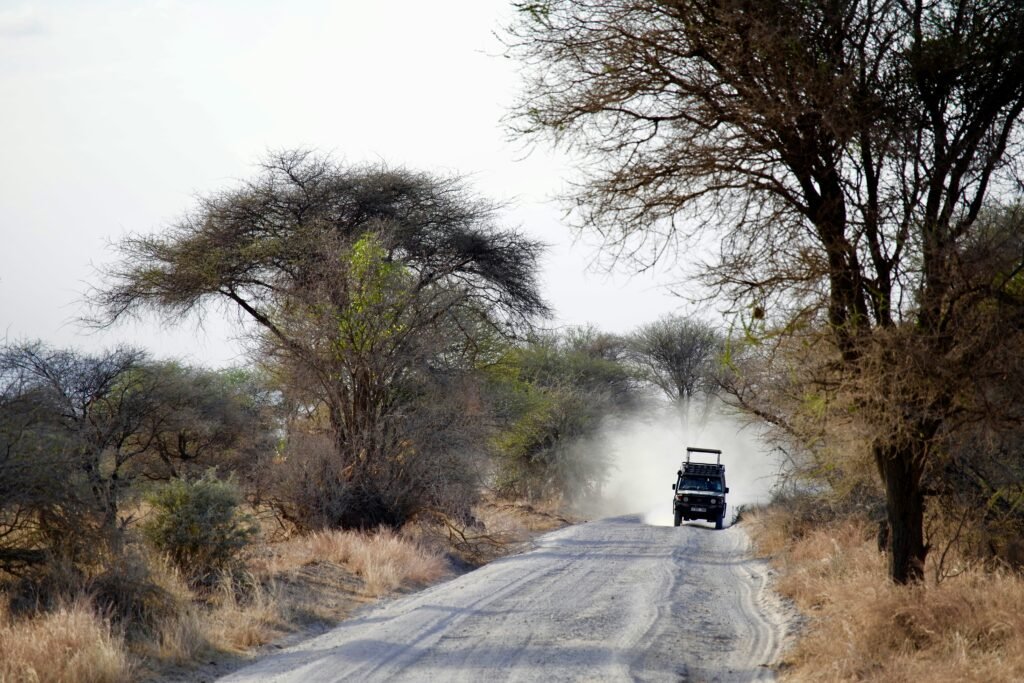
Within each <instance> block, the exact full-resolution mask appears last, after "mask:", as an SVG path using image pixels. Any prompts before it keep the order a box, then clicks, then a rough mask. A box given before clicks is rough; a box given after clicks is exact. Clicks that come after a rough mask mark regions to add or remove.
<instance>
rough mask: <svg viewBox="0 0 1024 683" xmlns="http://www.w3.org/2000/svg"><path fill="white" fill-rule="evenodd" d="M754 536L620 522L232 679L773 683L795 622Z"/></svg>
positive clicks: (503, 564) (353, 625)
mask: <svg viewBox="0 0 1024 683" xmlns="http://www.w3.org/2000/svg"><path fill="white" fill-rule="evenodd" d="M767 574H768V570H767V568H766V566H765V565H764V563H763V562H761V561H758V560H754V559H752V558H751V557H750V555H749V541H748V538H747V536H746V534H745V533H744V531H743V530H742V529H740V528H737V527H732V528H729V529H726V530H724V531H715V530H713V529H711V528H710V527H705V526H697V525H687V526H682V527H679V528H674V527H658V526H649V525H646V524H643V523H642V522H641V521H640V519H639V518H638V517H618V518H614V519H606V520H601V521H596V522H590V523H587V524H581V525H577V526H572V527H567V528H565V529H561V530H559V531H556V532H554V533H550V534H547V535H545V536H541V537H540V538H538V539H537V540H536V542H535V549H534V550H532V551H530V552H527V553H524V554H522V555H517V556H514V557H508V558H505V559H502V560H498V561H496V562H492V563H491V564H488V565H486V566H485V567H483V568H481V569H478V570H476V571H474V572H470V573H468V574H464V575H463V576H460V577H458V578H456V579H454V580H452V581H449V582H447V583H444V584H440V585H437V586H434V587H433V588H430V589H427V590H425V591H422V592H420V593H416V594H414V595H410V596H408V597H404V598H401V599H397V600H394V601H391V602H388V603H386V604H382V605H379V606H377V607H375V608H371V609H369V610H367V611H365V612H363V613H362V614H361V616H359V617H358V618H355V619H352V620H350V621H348V622H345V623H344V624H343V625H341V626H340V627H338V628H336V629H334V630H333V631H331V632H329V633H326V634H324V635H322V636H320V637H318V638H315V639H313V640H310V641H307V642H305V643H302V644H300V645H297V646H295V647H292V648H289V649H287V650H283V651H281V652H280V653H278V654H276V655H274V656H271V657H268V658H266V659H263V660H261V661H259V662H257V663H255V664H253V665H252V666H249V667H248V668H245V669H242V670H240V671H238V672H236V673H234V674H232V675H230V676H228V677H226V678H224V679H221V680H222V681H225V683H226V682H228V681H230V682H233V683H242V682H255V681H260V682H265V681H274V682H280V683H284V682H286V681H287V682H289V683H292V682H294V683H326V682H328V681H348V680H352V681H368V680H376V681H396V680H407V681H438V682H440V681H474V682H475V681H498V680H503V681H540V680H543V681H572V680H601V681H610V680H623V681H625V680H643V681H647V680H649V681H680V680H688V681H767V680H772V679H773V678H774V676H773V673H772V669H771V668H770V666H771V664H772V663H773V662H775V661H776V660H777V658H778V657H779V655H780V654H781V648H782V642H783V636H784V635H785V618H784V617H783V615H782V612H781V611H780V610H779V609H778V608H777V607H776V606H775V605H776V604H777V603H776V602H775V601H774V599H773V598H772V596H771V595H770V593H769V591H768V589H767V586H766V583H767Z"/></svg>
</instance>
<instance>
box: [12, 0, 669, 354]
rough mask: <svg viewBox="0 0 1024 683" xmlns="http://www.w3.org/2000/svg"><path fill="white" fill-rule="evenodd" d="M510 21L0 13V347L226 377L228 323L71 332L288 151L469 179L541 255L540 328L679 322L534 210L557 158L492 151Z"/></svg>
mask: <svg viewBox="0 0 1024 683" xmlns="http://www.w3.org/2000/svg"><path fill="white" fill-rule="evenodd" d="M509 15H510V9H509V2H508V0H443V1H442V0H435V1H433V2H423V1H422V0H392V1H390V2H365V1H359V0H337V1H335V2H329V1H328V0H302V1H295V2H279V1H278V2H274V1H271V0H47V1H46V2H42V1H39V2H31V1H29V2H21V1H18V0H0V160H2V163H0V238H2V240H0V341H2V340H3V339H4V338H6V339H7V340H8V341H21V340H26V339H35V338H40V339H43V340H44V341H47V342H49V343H51V344H54V345H57V346H71V347H76V348H81V349H98V348H103V347H109V346H112V345H113V344H116V343H118V342H126V343H131V344H135V345H138V346H142V347H144V348H147V349H150V350H151V351H152V352H153V353H154V355H156V356H159V357H166V356H174V357H178V358H182V359H184V360H187V361H190V362H201V363H207V364H212V365H222V364H225V363H230V362H239V361H240V360H241V359H240V358H239V357H238V353H239V351H238V347H237V345H236V344H234V343H233V342H231V337H232V335H233V331H232V328H231V327H230V325H229V324H228V323H227V322H224V321H218V320H216V319H212V318H211V319H210V320H209V321H208V322H207V324H206V326H205V327H204V329H203V330H197V329H196V328H195V326H194V325H187V324H186V325H184V326H180V327H177V328H173V329H164V328H161V327H159V326H158V325H157V324H155V323H152V324H143V325H126V326H121V327H118V328H116V329H114V330H112V331H108V332H105V333H102V334H95V333H86V332H85V331H84V330H82V329H81V328H80V327H79V326H78V325H76V324H75V322H74V319H75V318H76V317H77V316H79V315H80V314H82V313H83V308H82V307H81V304H80V301H81V298H82V295H83V293H84V292H85V291H86V289H87V288H88V286H89V284H92V283H95V282H96V281H97V278H96V275H95V267H97V266H99V265H102V264H104V263H108V262H110V261H111V260H112V259H113V258H114V252H113V251H112V249H110V248H109V246H108V244H109V243H110V242H111V241H115V240H117V239H118V238H119V237H120V236H122V235H124V234H125V233H127V232H149V231H154V230H159V229H160V228H161V227H163V226H166V225H167V224H168V223H169V222H171V221H173V220H174V219H175V218H176V217H178V216H179V215H181V214H182V213H183V212H184V211H185V210H186V209H188V208H189V207H190V206H191V204H192V201H193V198H194V196H195V195H197V194H205V193H208V192H212V191H215V190H219V189H222V188H225V187H229V186H231V185H233V184H234V183H235V181H236V180H237V179H242V178H247V177H250V176H252V175H253V174H254V172H255V171H254V168H253V164H254V162H256V161H257V160H258V159H259V157H260V156H261V155H262V154H263V153H264V152H265V151H266V150H267V149H283V148H292V147H309V148H315V149H318V150H321V151H326V152H330V153H332V154H333V155H334V156H335V157H337V158H339V159H342V160H345V161H348V162H352V163H358V162H361V161H381V160H382V161H385V162H387V163H388V164H390V165H393V166H406V167H409V168H414V169H420V170H429V171H435V172H440V173H460V174H466V175H468V176H469V177H470V184H471V186H472V187H473V188H474V189H475V190H476V191H477V192H478V193H479V194H481V195H483V196H486V197H489V198H491V199H495V200H499V201H507V202H510V207H509V209H508V210H507V211H506V212H505V214H504V216H503V218H504V220H503V222H504V223H506V224H508V225H518V226H520V227H521V228H523V229H524V230H525V231H527V232H528V233H529V234H531V235H532V236H535V237H537V238H539V239H541V240H543V241H545V242H547V243H549V244H551V245H552V248H551V249H550V251H549V254H548V257H547V258H546V259H545V263H544V273H543V283H544V289H545V293H546V296H547V297H548V299H549V301H550V302H551V303H552V304H553V305H554V307H555V309H556V315H557V320H556V324H580V323H585V322H591V323H594V324H596V325H598V326H599V327H600V328H602V329H605V330H608V331H613V332H626V331H628V330H630V329H632V328H633V327H635V326H637V325H639V324H642V323H644V322H648V321H650V320H653V319H655V318H657V317H658V316H659V315H661V314H663V313H666V312H669V311H673V310H678V309H679V307H680V306H681V305H682V303H683V302H681V301H680V300H678V299H675V298H673V297H671V296H669V295H668V293H667V292H666V291H665V290H663V289H661V288H659V287H658V286H657V284H658V283H657V281H656V278H657V277H658V276H657V275H653V274H648V275H643V276H636V277H632V278H630V277H627V276H626V275H625V274H621V275H616V276H614V277H609V276H607V275H604V274H601V273H593V272H591V273H588V272H587V264H588V263H589V262H590V261H592V260H593V258H594V256H595V250H594V248H593V244H592V243H591V244H590V245H583V244H579V245H576V246H573V245H572V242H573V239H572V236H571V233H570V232H569V230H568V229H567V228H566V227H565V226H564V224H563V221H562V213H561V207H560V206H559V205H557V204H556V203H555V202H553V201H551V200H550V198H551V197H552V195H554V194H555V193H556V192H558V191H559V190H560V189H561V188H562V186H563V182H564V180H565V179H566V178H568V177H569V174H570V170H569V168H568V166H567V164H566V162H565V161H564V160H563V159H562V158H561V157H558V156H555V155H552V154H549V153H547V151H546V150H535V151H534V152H533V153H532V154H530V155H529V156H528V157H527V158H525V159H523V156H524V150H523V148H522V146H521V145H520V144H517V143H511V142H508V141H507V140H506V134H505V131H504V130H503V129H502V127H501V124H500V121H499V119H500V118H501V116H502V115H503V114H504V113H505V112H506V110H507V106H508V105H509V104H510V103H511V101H512V100H513V98H514V96H515V93H516V89H517V87H518V78H517V76H516V74H515V68H516V65H515V63H514V62H512V61H511V60H508V59H505V58H503V57H501V56H499V55H500V52H501V48H500V45H499V43H498V41H497V39H496V38H495V37H494V35H493V34H494V32H495V31H497V30H499V29H500V27H501V26H502V25H503V24H504V23H506V21H507V17H508V16H509ZM661 277H663V278H666V279H667V276H665V275H664V274H663V275H662V276H661Z"/></svg>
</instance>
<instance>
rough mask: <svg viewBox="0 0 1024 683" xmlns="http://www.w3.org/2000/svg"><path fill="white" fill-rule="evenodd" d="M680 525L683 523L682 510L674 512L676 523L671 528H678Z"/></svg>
mask: <svg viewBox="0 0 1024 683" xmlns="http://www.w3.org/2000/svg"><path fill="white" fill-rule="evenodd" d="M682 523H683V511H682V510H676V521H675V523H674V524H673V525H672V526H679V525H680V524H682Z"/></svg>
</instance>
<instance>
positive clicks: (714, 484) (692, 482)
mask: <svg viewBox="0 0 1024 683" xmlns="http://www.w3.org/2000/svg"><path fill="white" fill-rule="evenodd" d="M678 488H680V489H682V490H684V491H713V492H715V493H721V492H722V480H721V479H715V478H713V477H683V478H682V479H680V480H679V487H678Z"/></svg>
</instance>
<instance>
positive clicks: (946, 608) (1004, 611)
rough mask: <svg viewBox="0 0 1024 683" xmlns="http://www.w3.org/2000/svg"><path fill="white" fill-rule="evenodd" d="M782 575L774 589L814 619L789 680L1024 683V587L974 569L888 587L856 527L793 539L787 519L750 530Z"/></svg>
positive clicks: (776, 514) (865, 531) (870, 543)
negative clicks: (923, 582) (913, 584)
mask: <svg viewBox="0 0 1024 683" xmlns="http://www.w3.org/2000/svg"><path fill="white" fill-rule="evenodd" d="M746 524H747V528H748V529H749V530H750V531H751V534H752V536H753V537H754V539H755V542H756V543H757V544H758V547H759V548H760V549H761V550H762V551H763V552H766V553H768V554H770V555H772V556H773V562H774V564H775V565H776V567H777V568H778V569H779V571H780V577H779V580H778V584H777V588H778V590H779V591H780V592H781V593H782V594H784V595H786V596H788V597H790V598H792V599H793V600H794V602H795V603H796V604H797V606H798V607H799V608H800V610H801V612H803V613H804V614H805V615H806V616H807V617H808V618H809V623H808V626H807V629H806V632H805V633H804V635H803V636H802V638H801V639H800V641H799V642H798V643H797V644H796V646H795V647H794V648H793V650H792V651H791V652H790V653H789V656H788V659H789V661H788V662H787V667H786V668H785V670H784V671H783V673H782V678H783V680H788V681H821V680H828V681H863V680H870V681H892V682H897V681H900V682H903V681H906V682H908V683H909V682H910V681H921V680H927V681H929V683H947V682H948V683H953V682H959V681H979V682H980V681H985V682H986V683H990V682H992V681H1020V680H1024V580H1022V579H1021V577H1020V576H1018V575H1015V574H1010V573H1003V572H996V573H992V572H985V571H983V570H981V569H980V568H978V569H971V570H968V571H967V572H965V573H964V574H962V575H961V576H959V577H957V578H955V579H947V580H945V581H943V582H942V583H939V584H935V583H929V584H926V585H921V586H916V587H911V588H901V587H897V586H895V585H893V584H892V583H890V582H889V580H888V578H887V573H886V564H885V557H884V556H883V555H882V554H881V553H879V552H878V550H877V547H876V543H875V538H874V531H875V529H873V528H871V527H870V526H869V525H867V524H866V523H863V522H857V521H849V520H847V521H841V522H836V523H833V524H830V525H828V526H825V527H821V528H817V529H811V530H808V531H807V532H806V533H804V534H802V535H801V537H800V538H799V539H797V540H792V541H790V540H789V537H788V536H787V534H786V533H785V530H786V528H787V520H786V513H785V512H784V511H781V510H777V509H776V510H769V511H761V512H758V513H755V514H753V515H751V516H750V517H749V519H748V521H747V522H746Z"/></svg>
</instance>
